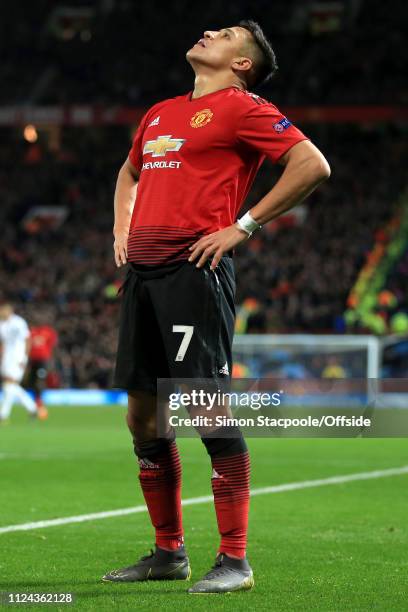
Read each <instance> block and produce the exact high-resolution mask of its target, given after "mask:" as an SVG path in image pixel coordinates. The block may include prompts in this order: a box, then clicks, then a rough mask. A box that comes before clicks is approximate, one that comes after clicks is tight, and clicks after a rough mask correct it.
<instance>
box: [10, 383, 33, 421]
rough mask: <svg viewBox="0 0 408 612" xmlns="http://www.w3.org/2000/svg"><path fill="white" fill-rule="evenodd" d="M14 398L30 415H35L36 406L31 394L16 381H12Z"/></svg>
mask: <svg viewBox="0 0 408 612" xmlns="http://www.w3.org/2000/svg"><path fill="white" fill-rule="evenodd" d="M14 400H15V401H16V402H19V403H20V404H22V405H23V406H24V408H25V409H26V410H27V412H28V413H29V414H30V415H32V416H37V406H36V404H35V401H34V400H33V399H32V397H31V395H29V393H27V391H26V390H25V389H24V388H23V387H22V386H21V385H20V384H18V383H14Z"/></svg>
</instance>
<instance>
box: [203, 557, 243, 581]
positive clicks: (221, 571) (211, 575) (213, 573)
mask: <svg viewBox="0 0 408 612" xmlns="http://www.w3.org/2000/svg"><path fill="white" fill-rule="evenodd" d="M235 571H236V570H234V569H233V568H232V567H226V566H225V565H223V564H222V559H217V560H216V562H215V563H214V565H213V567H212V568H211V569H210V571H209V572H208V574H206V575H205V576H204V578H203V580H213V579H216V578H221V577H222V576H226V575H227V574H230V573H231V572H235Z"/></svg>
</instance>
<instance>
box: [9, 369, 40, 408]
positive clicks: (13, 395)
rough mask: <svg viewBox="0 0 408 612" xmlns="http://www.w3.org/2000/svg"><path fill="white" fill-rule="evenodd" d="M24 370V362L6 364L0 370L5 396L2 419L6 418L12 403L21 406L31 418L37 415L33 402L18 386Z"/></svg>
mask: <svg viewBox="0 0 408 612" xmlns="http://www.w3.org/2000/svg"><path fill="white" fill-rule="evenodd" d="M24 370H25V364H24V362H11V363H7V364H6V365H5V366H4V367H3V368H2V372H3V390H4V394H5V402H4V404H3V407H2V418H8V415H9V414H10V412H11V408H12V405H13V403H19V404H22V405H23V406H24V408H25V409H26V410H27V412H28V413H29V414H31V415H32V416H36V415H37V409H36V405H35V402H34V400H33V399H32V398H31V396H30V395H29V394H28V393H27V391H26V390H25V389H23V387H22V386H21V385H20V382H21V380H22V379H23V375H24ZM4 415H5V416H4Z"/></svg>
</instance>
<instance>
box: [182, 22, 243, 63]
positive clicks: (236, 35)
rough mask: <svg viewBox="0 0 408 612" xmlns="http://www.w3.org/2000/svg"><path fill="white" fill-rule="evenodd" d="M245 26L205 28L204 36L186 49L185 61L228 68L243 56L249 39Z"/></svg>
mask: <svg viewBox="0 0 408 612" xmlns="http://www.w3.org/2000/svg"><path fill="white" fill-rule="evenodd" d="M249 36H250V34H249V32H248V31H247V30H245V28H241V27H239V26H235V27H232V28H223V29H222V30H217V31H213V30H206V31H205V32H204V36H203V37H202V38H200V40H199V41H198V42H196V44H195V45H194V46H193V47H192V48H191V49H189V51H187V55H186V57H187V61H189V62H190V63H191V64H192V65H194V64H203V65H206V66H209V67H211V68H215V69H217V68H218V69H223V68H230V67H231V66H233V64H234V61H236V60H237V59H239V58H241V57H242V56H243V52H242V51H243V49H244V48H245V44H246V43H247V42H248V39H249Z"/></svg>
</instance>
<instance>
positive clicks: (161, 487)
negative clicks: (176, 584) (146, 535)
mask: <svg viewBox="0 0 408 612" xmlns="http://www.w3.org/2000/svg"><path fill="white" fill-rule="evenodd" d="M139 466H140V474H139V480H140V485H141V487H142V491H143V495H144V498H145V500H146V505H147V509H148V511H149V515H150V520H151V521H152V525H153V527H154V528H155V530H156V544H157V546H160V548H165V549H170V550H176V549H177V548H179V546H181V544H182V543H183V526H182V514H181V464H180V457H179V454H178V450H177V446H176V443H175V442H171V443H170V444H169V446H168V447H167V449H166V450H164V451H161V452H160V454H158V455H155V456H153V457H151V458H149V459H143V458H141V459H139Z"/></svg>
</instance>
